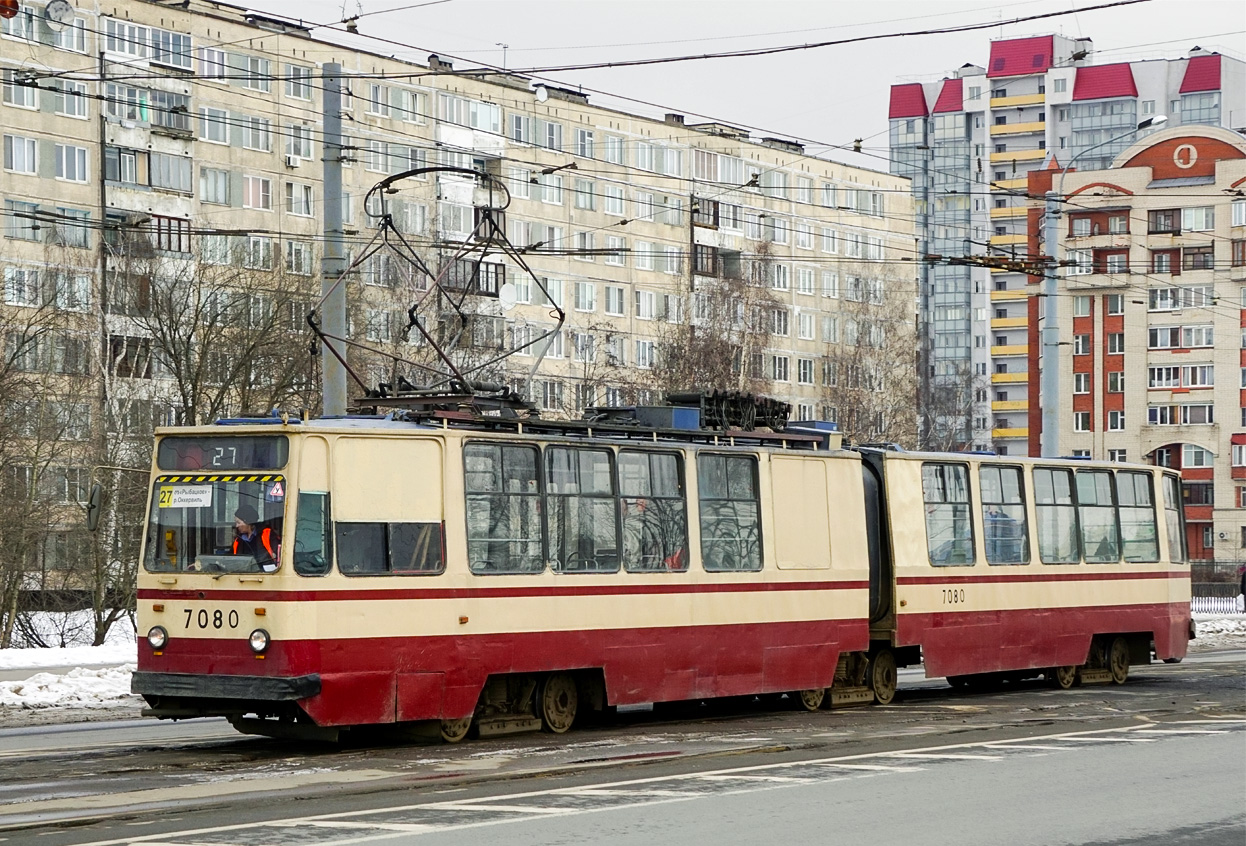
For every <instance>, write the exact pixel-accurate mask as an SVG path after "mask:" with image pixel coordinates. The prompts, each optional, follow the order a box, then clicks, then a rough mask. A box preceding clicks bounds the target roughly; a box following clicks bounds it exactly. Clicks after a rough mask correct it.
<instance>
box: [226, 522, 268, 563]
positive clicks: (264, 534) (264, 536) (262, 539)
mask: <svg viewBox="0 0 1246 846" xmlns="http://www.w3.org/2000/svg"><path fill="white" fill-rule="evenodd" d="M272 536H273V530H272V529H269V528H265V529H264V530H263V531H262V532H260V543H262V544H264V548H265V549H267V550H268V557H269V558H273V559H276V557H277V553H275V552H273V544H272ZM240 540H242V538H240V537H237V538H234V555H237V554H238V541H240Z"/></svg>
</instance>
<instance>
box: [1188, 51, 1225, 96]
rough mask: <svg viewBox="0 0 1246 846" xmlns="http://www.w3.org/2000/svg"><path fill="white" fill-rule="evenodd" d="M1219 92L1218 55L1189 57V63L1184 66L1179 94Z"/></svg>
mask: <svg viewBox="0 0 1246 846" xmlns="http://www.w3.org/2000/svg"><path fill="white" fill-rule="evenodd" d="M1219 90H1220V54H1218V53H1215V54H1212V55H1210V56H1191V57H1190V63H1189V64H1188V65H1186V66H1185V77H1184V78H1183V79H1182V80H1181V93H1182V94H1192V93H1194V92H1195V91H1219Z"/></svg>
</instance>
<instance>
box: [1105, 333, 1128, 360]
mask: <svg viewBox="0 0 1246 846" xmlns="http://www.w3.org/2000/svg"><path fill="white" fill-rule="evenodd" d="M1124 352H1125V333H1124V332H1110V333H1108V355H1121V354H1123V353H1124Z"/></svg>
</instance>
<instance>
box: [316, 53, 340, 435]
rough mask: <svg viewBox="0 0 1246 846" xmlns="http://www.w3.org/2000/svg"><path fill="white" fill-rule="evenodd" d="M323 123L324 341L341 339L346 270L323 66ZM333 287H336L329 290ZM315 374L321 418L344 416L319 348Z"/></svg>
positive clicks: (336, 121) (334, 77)
mask: <svg viewBox="0 0 1246 846" xmlns="http://www.w3.org/2000/svg"><path fill="white" fill-rule="evenodd" d="M321 77H322V79H323V81H324V90H323V92H322V94H321V103H322V109H323V123H324V158H323V161H324V202H323V203H322V205H321V214H322V215H323V217H324V257H323V258H322V259H321V260H320V293H321V295H322V296H324V302H322V303H321V306H320V319H321V324H320V326H321V330H322V331H323V332H324V333H325V334H326V335H332V336H336V337H338V338H344V337H346V285H345V284H341V285H337V281H338V279H339V278H340V277H341V275H342V272H343V271H344V270H346V258H345V257H346V249H345V245H344V243H343V234H344V233H343V231H342V156H343V151H342V87H341V86H342V66H341V65H340V64H338V63H337V62H326V63H325V65H324V68H323V70H322V73H321ZM335 285H336V287H334V286H335ZM320 372H321V380H322V384H323V389H324V409H323V414H324V415H325V416H326V417H329V416H340V415H343V414H345V413H346V368H345V367H343V366H342V362H340V361H338V359H337V357H336V356H335V355H333V353H331V352H330V351H329V350H328V349H325V348H324V345H323V344H322V345H321V350H320Z"/></svg>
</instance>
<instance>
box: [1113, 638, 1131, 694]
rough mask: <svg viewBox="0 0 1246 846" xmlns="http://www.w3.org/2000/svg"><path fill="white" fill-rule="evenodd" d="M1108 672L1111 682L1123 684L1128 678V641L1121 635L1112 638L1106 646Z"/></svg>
mask: <svg viewBox="0 0 1246 846" xmlns="http://www.w3.org/2000/svg"><path fill="white" fill-rule="evenodd" d="M1108 672H1110V673H1111V674H1112V684H1124V683H1125V679H1127V678H1129V642H1128V641H1126V640H1125V638H1123V637H1117V638H1114V639H1113V640H1112V645H1111V646H1109V647H1108Z"/></svg>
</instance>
